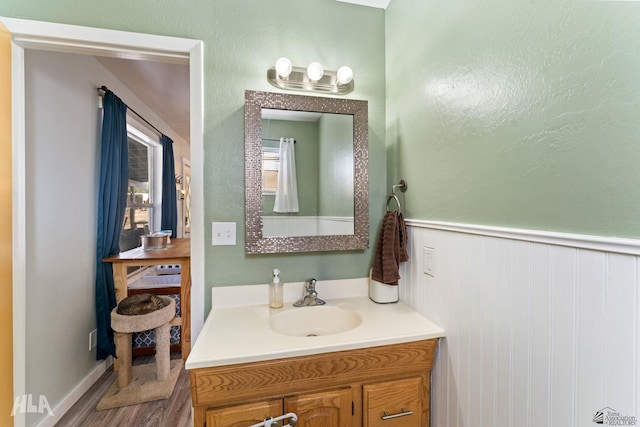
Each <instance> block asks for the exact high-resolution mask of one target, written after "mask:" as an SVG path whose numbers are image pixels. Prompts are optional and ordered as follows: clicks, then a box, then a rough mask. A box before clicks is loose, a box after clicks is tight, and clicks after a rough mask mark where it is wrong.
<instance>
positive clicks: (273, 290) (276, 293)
mask: <svg viewBox="0 0 640 427" xmlns="http://www.w3.org/2000/svg"><path fill="white" fill-rule="evenodd" d="M282 294H283V283H282V282H281V281H280V270H278V269H277V268H274V269H273V279H271V283H269V307H271V308H282V300H283V296H282Z"/></svg>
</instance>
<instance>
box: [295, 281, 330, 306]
mask: <svg viewBox="0 0 640 427" xmlns="http://www.w3.org/2000/svg"><path fill="white" fill-rule="evenodd" d="M324 304H325V302H324V301H323V300H321V299H320V298H318V292H317V291H316V279H307V281H305V282H304V292H303V293H302V298H301V299H300V300H299V301H297V302H296V303H294V304H293V306H294V307H308V306H312V305H324Z"/></svg>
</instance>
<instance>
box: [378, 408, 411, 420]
mask: <svg viewBox="0 0 640 427" xmlns="http://www.w3.org/2000/svg"><path fill="white" fill-rule="evenodd" d="M407 415H413V411H407V410H406V409H404V408H402V412H398V413H397V414H391V415H389V414H387V411H384V417H382V419H383V420H392V419H394V418H400V417H406V416H407Z"/></svg>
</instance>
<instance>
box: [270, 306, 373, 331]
mask: <svg viewBox="0 0 640 427" xmlns="http://www.w3.org/2000/svg"><path fill="white" fill-rule="evenodd" d="M360 323H362V318H361V317H360V315H359V314H358V313H356V312H353V311H350V310H345V309H343V308H339V307H333V306H326V305H323V306H316V307H300V308H292V309H291V310H287V311H284V312H282V313H278V314H276V315H274V316H272V317H271V320H270V321H269V326H270V327H271V329H273V330H274V331H275V332H278V333H280V334H283V335H289V336H292V337H317V336H321V335H333V334H338V333H340V332H346V331H348V330H351V329H353V328H355V327H356V326H358V325H360Z"/></svg>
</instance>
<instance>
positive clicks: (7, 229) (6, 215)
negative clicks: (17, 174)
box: [0, 23, 13, 426]
mask: <svg viewBox="0 0 640 427" xmlns="http://www.w3.org/2000/svg"><path fill="white" fill-rule="evenodd" d="M0 199H1V200H2V203H0V294H1V295H2V298H0V336H2V337H3V343H4V345H3V346H0V378H1V379H2V380H1V381H0V425H3V426H8V425H13V420H12V418H11V407H12V405H13V322H12V319H13V311H12V307H11V300H12V292H11V291H12V289H11V287H12V280H11V277H12V276H11V259H12V258H11V39H10V36H9V32H8V31H7V29H6V28H5V27H4V26H3V25H2V23H0Z"/></svg>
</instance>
